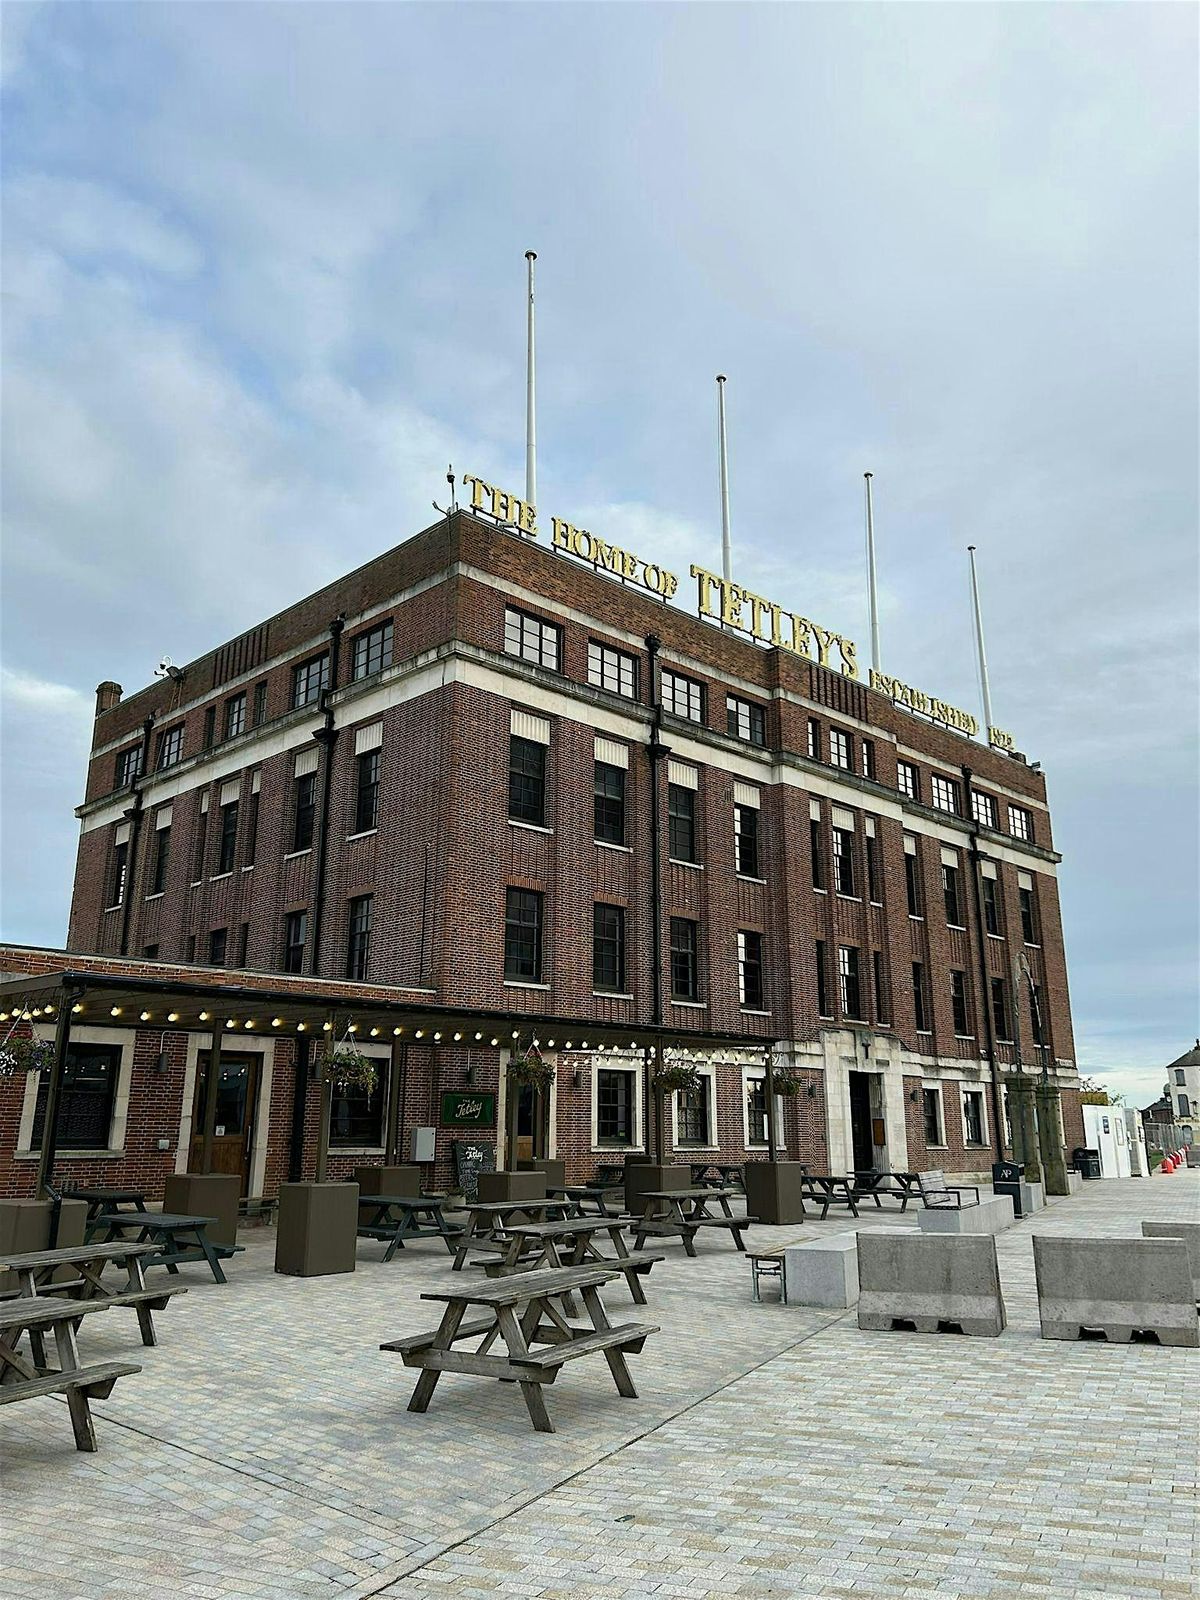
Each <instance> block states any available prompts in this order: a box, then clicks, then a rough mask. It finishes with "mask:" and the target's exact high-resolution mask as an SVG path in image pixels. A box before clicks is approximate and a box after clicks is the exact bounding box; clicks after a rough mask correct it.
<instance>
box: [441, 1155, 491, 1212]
mask: <svg viewBox="0 0 1200 1600" xmlns="http://www.w3.org/2000/svg"><path fill="white" fill-rule="evenodd" d="M450 1148H451V1149H452V1150H453V1152H454V1182H455V1185H456V1187H457V1188H459V1189H460V1190H461V1191H462V1194H463V1198H464V1199H466V1200H467V1201H472V1202H473V1201H474V1200H475V1199H476V1198H477V1196H478V1193H479V1174H480V1173H481V1172H495V1170H496V1147H495V1145H491V1144H484V1143H483V1142H482V1141H481V1140H477V1139H452V1140H451V1141H450Z"/></svg>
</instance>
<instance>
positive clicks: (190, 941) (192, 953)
mask: <svg viewBox="0 0 1200 1600" xmlns="http://www.w3.org/2000/svg"><path fill="white" fill-rule="evenodd" d="M183 959H184V960H185V961H186V962H187V964H188V965H189V966H193V965H195V961H196V935H195V934H194V933H189V934H188V937H187V948H186V951H185V954H184V957H183Z"/></svg>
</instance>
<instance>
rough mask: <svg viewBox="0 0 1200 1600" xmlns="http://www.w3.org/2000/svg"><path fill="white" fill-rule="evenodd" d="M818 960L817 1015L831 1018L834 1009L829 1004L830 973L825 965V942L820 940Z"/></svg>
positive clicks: (817, 951) (817, 948)
mask: <svg viewBox="0 0 1200 1600" xmlns="http://www.w3.org/2000/svg"><path fill="white" fill-rule="evenodd" d="M816 958H817V1015H818V1016H819V1017H831V1016H832V1015H833V1007H832V1006H831V1005H830V1004H829V972H828V969H827V967H826V965H825V941H824V939H818V940H817V943H816Z"/></svg>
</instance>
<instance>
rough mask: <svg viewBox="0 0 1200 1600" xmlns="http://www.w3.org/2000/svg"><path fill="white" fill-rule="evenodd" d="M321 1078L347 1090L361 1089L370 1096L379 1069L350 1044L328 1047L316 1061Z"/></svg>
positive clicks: (369, 1058) (368, 1057)
mask: <svg viewBox="0 0 1200 1600" xmlns="http://www.w3.org/2000/svg"><path fill="white" fill-rule="evenodd" d="M317 1065H318V1067H319V1068H320V1071H321V1076H322V1077H323V1078H329V1079H331V1080H332V1081H333V1082H334V1083H341V1084H344V1085H345V1086H346V1087H347V1088H352V1089H362V1090H364V1091H365V1092H366V1093H367V1094H370V1093H371V1091H372V1090H373V1089H374V1087H375V1083H376V1080H377V1079H378V1077H379V1068H378V1065H377V1063H376V1062H375V1061H373V1060H372V1059H371V1057H370V1056H364V1055H362V1054H360V1052H359V1051H358V1050H356V1049H355V1048H354V1046H353V1045H352V1044H346V1043H344V1042H343V1043H342V1044H337V1045H330V1046H328V1047H327V1048H326V1049H325V1050H323V1051H322V1052H321V1054H320V1056H319V1057H318V1059H317Z"/></svg>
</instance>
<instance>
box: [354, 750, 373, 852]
mask: <svg viewBox="0 0 1200 1600" xmlns="http://www.w3.org/2000/svg"><path fill="white" fill-rule="evenodd" d="M357 765H358V771H357V773H356V781H355V786H354V831H355V833H369V832H370V831H371V829H372V828H377V827H378V826H379V751H378V750H368V751H367V752H366V754H365V755H361V756H359V757H358V758H357Z"/></svg>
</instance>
